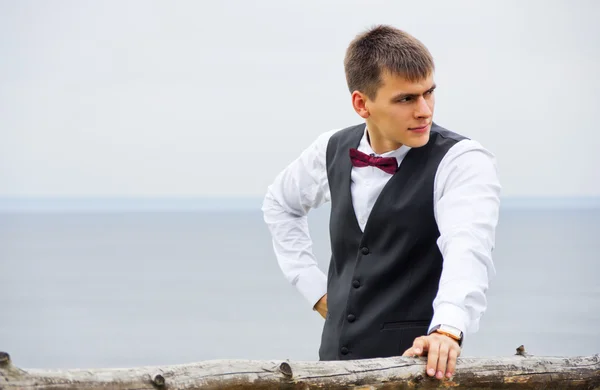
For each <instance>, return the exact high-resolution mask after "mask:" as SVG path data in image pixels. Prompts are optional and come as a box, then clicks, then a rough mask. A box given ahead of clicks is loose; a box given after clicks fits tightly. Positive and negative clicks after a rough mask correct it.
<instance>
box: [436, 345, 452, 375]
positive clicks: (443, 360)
mask: <svg viewBox="0 0 600 390" xmlns="http://www.w3.org/2000/svg"><path fill="white" fill-rule="evenodd" d="M449 349H450V347H449V345H448V342H447V341H446V342H442V343H441V344H440V355H439V357H438V362H437V372H436V373H435V377H436V378H438V379H442V378H443V377H444V374H445V373H446V364H447V363H448V351H449Z"/></svg>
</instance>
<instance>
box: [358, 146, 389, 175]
mask: <svg viewBox="0 0 600 390" xmlns="http://www.w3.org/2000/svg"><path fill="white" fill-rule="evenodd" d="M350 160H351V161H352V165H354V166H355V167H366V166H371V167H377V168H379V169H381V170H382V171H384V172H387V173H389V174H390V175H393V174H394V173H395V172H396V170H397V169H398V160H396V157H376V156H369V155H368V154H365V153H363V152H360V151H358V150H357V149H354V148H352V149H350Z"/></svg>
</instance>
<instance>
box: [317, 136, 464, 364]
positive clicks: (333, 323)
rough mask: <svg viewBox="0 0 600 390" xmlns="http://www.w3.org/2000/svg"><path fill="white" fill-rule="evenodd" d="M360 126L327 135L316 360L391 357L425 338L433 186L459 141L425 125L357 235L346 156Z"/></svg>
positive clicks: (436, 270)
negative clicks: (327, 198)
mask: <svg viewBox="0 0 600 390" xmlns="http://www.w3.org/2000/svg"><path fill="white" fill-rule="evenodd" d="M364 130H365V124H361V125H358V126H353V127H349V128H346V129H344V130H341V131H338V132H337V133H335V134H334V135H333V136H332V137H331V138H330V140H329V143H328V145H327V158H326V159H327V177H328V180H329V188H330V191H331V215H330V226H329V233H330V239H331V261H330V264H329V272H328V278H327V308H328V313H327V318H326V320H325V325H324V327H323V334H322V339H321V347H320V349H319V357H320V359H321V360H338V359H366V358H376V357H389V356H399V355H401V354H402V353H403V352H404V351H405V350H406V349H408V348H409V347H410V346H412V343H413V341H414V339H415V338H416V337H418V336H421V335H424V334H426V333H427V330H428V326H429V324H430V321H431V319H432V317H433V300H434V298H435V296H436V293H437V290H438V283H439V280H440V275H441V271H442V255H441V253H440V251H439V249H438V247H437V244H436V240H437V238H438V237H439V235H440V233H439V231H438V228H437V224H436V222H435V218H434V214H433V186H434V179H435V174H436V171H437V168H438V165H439V163H440V161H441V160H442V158H443V157H444V155H445V154H446V152H447V151H448V150H449V149H450V148H451V147H452V146H453V145H455V144H456V143H457V142H458V141H460V140H462V139H465V137H463V136H461V135H458V134H455V133H452V132H450V131H448V130H446V129H444V128H442V127H440V126H437V125H436V124H433V125H432V128H431V134H430V139H429V142H428V143H427V144H426V145H424V146H423V147H420V148H412V149H411V150H410V151H409V152H408V153H407V155H406V156H405V157H404V159H403V161H402V164H400V168H399V169H398V171H396V173H395V174H394V175H393V176H392V177H391V178H390V180H389V181H388V182H387V184H386V185H385V187H384V188H383V190H382V191H381V194H380V195H379V197H378V198H377V201H376V202H375V205H374V206H373V209H372V211H371V213H370V215H369V219H368V221H367V224H366V226H365V230H364V233H363V232H362V231H361V229H360V226H359V225H358V221H357V220H356V216H355V213H354V207H353V205H352V196H351V193H350V181H351V180H350V174H351V170H352V163H351V162H350V157H349V155H348V150H349V149H350V148H356V147H358V144H359V143H360V140H361V138H362V136H363V134H364Z"/></svg>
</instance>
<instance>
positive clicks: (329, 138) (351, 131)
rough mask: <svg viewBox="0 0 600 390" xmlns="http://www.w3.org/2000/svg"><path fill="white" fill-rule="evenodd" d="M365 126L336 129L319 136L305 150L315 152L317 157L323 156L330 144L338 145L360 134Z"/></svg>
mask: <svg viewBox="0 0 600 390" xmlns="http://www.w3.org/2000/svg"><path fill="white" fill-rule="evenodd" d="M364 129H365V124H364V123H363V124H359V125H353V126H350V127H342V128H336V129H332V130H328V131H325V132H323V133H321V134H319V135H318V136H317V137H316V138H315V140H314V141H313V143H312V144H311V146H310V147H309V148H308V149H307V150H312V151H313V152H317V153H318V154H319V155H321V154H322V155H323V156H324V155H325V153H326V152H327V148H328V147H329V145H330V144H338V143H339V142H341V141H342V140H345V139H347V138H348V137H349V136H352V135H357V134H362V132H364Z"/></svg>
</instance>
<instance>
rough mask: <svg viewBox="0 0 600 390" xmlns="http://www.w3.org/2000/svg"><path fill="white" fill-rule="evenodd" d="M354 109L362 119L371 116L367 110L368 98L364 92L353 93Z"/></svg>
mask: <svg viewBox="0 0 600 390" xmlns="http://www.w3.org/2000/svg"><path fill="white" fill-rule="evenodd" d="M352 107H353V108H354V111H356V113H357V114H358V115H360V116H361V117H362V118H364V119H367V118H368V117H369V116H370V114H369V110H368V108H367V97H366V96H365V95H364V94H363V93H362V92H359V91H354V92H352Z"/></svg>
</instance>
